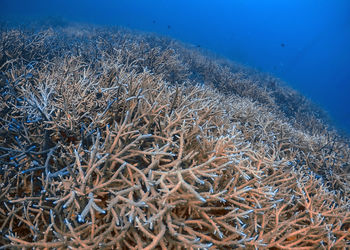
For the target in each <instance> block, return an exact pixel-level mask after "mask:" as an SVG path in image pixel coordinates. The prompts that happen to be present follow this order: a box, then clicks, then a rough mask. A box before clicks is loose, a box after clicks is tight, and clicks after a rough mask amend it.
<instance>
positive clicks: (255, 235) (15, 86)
mask: <svg viewBox="0 0 350 250" xmlns="http://www.w3.org/2000/svg"><path fill="white" fill-rule="evenodd" d="M72 31H74V28H72V27H67V28H65V29H62V30H48V31H43V32H41V33H37V34H35V33H34V34H30V33H27V32H22V31H20V30H12V31H6V32H5V31H4V32H3V33H2V34H1V39H2V43H1V44H2V45H1V46H2V48H1V49H2V50H3V51H4V52H5V53H4V55H3V56H2V57H1V65H0V68H1V69H2V71H3V73H2V77H1V78H0V80H1V83H0V84H1V86H2V89H1V100H0V101H1V105H0V113H1V120H0V125H1V134H0V163H1V171H0V178H1V186H0V188H1V189H0V200H1V204H0V222H1V223H0V230H1V233H2V238H1V239H0V243H1V244H2V245H4V247H2V248H10V247H11V248H21V247H35V248H57V249H66V248H67V247H70V248H89V249H98V248H104V249H141V248H144V249H154V248H161V249H178V248H184V249H185V248H186V249H199V248H200V249H209V248H211V249H225V248H235V247H236V248H237V247H240V248H243V247H248V248H254V247H255V248H260V247H261V248H281V249H290V248H296V249H314V248H322V247H323V248H332V247H335V248H341V247H346V246H347V244H348V243H349V240H350V231H349V226H350V214H349V200H348V198H347V197H348V194H349V180H348V179H346V176H345V174H346V172H345V171H346V169H345V167H346V166H348V165H349V146H348V145H347V144H345V143H344V142H343V141H342V140H338V139H337V138H336V137H334V136H331V134H329V135H327V134H323V132H322V131H318V132H317V134H312V135H310V134H308V133H307V132H306V131H304V130H300V129H299V130H298V129H296V128H294V127H293V126H292V125H291V124H290V123H289V122H288V119H283V117H282V118H281V115H280V113H278V112H277V111H276V110H277V108H276V109H275V110H274V109H271V108H266V107H264V106H262V105H261V102H260V103H254V102H253V101H251V100H249V99H247V98H246V96H244V95H245V94H243V92H242V93H241V94H242V95H241V96H237V95H229V96H228V95H224V94H223V93H221V92H219V91H215V90H214V89H213V88H211V87H210V86H203V85H200V84H196V82H194V81H195V80H194V78H191V75H192V77H193V74H194V73H195V72H191V71H190V70H191V69H190V68H191V67H189V65H190V61H187V63H186V61H181V60H185V59H181V56H180V55H184V53H185V52H184V51H186V50H185V49H184V51H183V53H182V54H181V53H180V52H179V54H177V52H178V50H179V47H178V46H179V45H176V46H175V45H173V46H174V48H172V47H171V44H172V43H169V41H167V40H164V39H160V38H154V40H152V39H151V38H150V36H149V35H137V34H133V33H130V32H127V31H118V30H112V29H111V30H103V29H100V30H99V29H91V30H82V31H81V32H80V33H79V35H74V32H72ZM21 37H23V39H21ZM19 40H21V43H23V46H17V45H16V44H18V43H16V42H15V41H19ZM94 42H96V43H95V45H93V43H94ZM52 43H53V44H55V45H50V44H52ZM67 44H71V45H72V47H74V46H75V45H76V46H77V50H76V51H74V50H70V49H68V48H69V47H70V46H67ZM50 46H51V47H50ZM26 48H30V49H26ZM58 51H59V52H60V53H58ZM187 56H189V54H187ZM191 56H192V59H191V60H193V61H195V60H201V59H202V57H199V58H198V57H196V56H198V55H197V54H195V53H194V54H191ZM184 58H185V57H184ZM208 61H209V59H208ZM211 65H214V66H215V67H220V65H219V64H215V62H211ZM203 67H204V68H205V69H206V70H203V71H199V73H201V74H209V73H205V72H207V70H208V72H210V70H209V68H207V67H206V65H205V64H203ZM228 70H229V68H225V69H224V68H223V69H222V71H225V72H226V71H228ZM236 73H237V72H236ZM227 74H229V73H227ZM207 76H208V75H207ZM231 80H232V79H231ZM219 83H220V82H219ZM240 84H241V83H240ZM254 93H255V94H253V92H250V94H249V95H257V93H258V92H254ZM260 97H261V96H260ZM260 97H259V98H260ZM259 98H258V99H259ZM266 98H267V99H264V100H273V97H272V96H268V95H267V94H266ZM261 100H262V99H261ZM274 111H276V113H274ZM315 133H316V132H315ZM330 171H331V172H330Z"/></svg>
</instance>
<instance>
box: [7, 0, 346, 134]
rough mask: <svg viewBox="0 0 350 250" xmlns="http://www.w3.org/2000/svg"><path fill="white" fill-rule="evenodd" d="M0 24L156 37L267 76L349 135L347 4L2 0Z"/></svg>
mask: <svg viewBox="0 0 350 250" xmlns="http://www.w3.org/2000/svg"><path fill="white" fill-rule="evenodd" d="M0 15H1V17H2V19H23V20H26V18H42V17H47V16H60V17H63V18H65V19H67V20H68V21H77V22H85V23H93V24H99V25H120V26H126V27H129V28H132V29H137V30H143V31H151V32H156V33H159V34H162V35H167V36H170V37H173V38H175V39H179V40H181V41H184V42H187V43H192V44H194V45H196V46H201V47H202V48H204V49H209V50H211V51H213V52H215V53H217V54H219V55H222V56H224V57H227V58H229V59H232V60H235V61H237V62H240V63H243V64H245V65H248V66H251V67H254V68H257V69H259V70H262V71H265V72H270V73H272V74H274V75H275V76H277V77H279V78H281V79H282V80H283V81H285V82H287V83H288V84H289V85H290V86H292V87H293V88H295V89H297V90H299V91H300V92H301V93H302V94H304V95H305V96H307V97H308V98H310V99H311V100H313V101H314V102H315V103H317V104H319V105H320V106H321V107H323V108H324V109H325V110H326V111H328V112H329V114H330V116H331V117H332V118H333V119H334V120H335V122H336V124H337V125H338V126H339V127H341V128H342V129H344V130H346V131H347V132H348V133H350V98H349V96H350V70H349V65H350V1H349V0H291V1H281V0H274V1H272V0H265V1H261V0H215V1H213V0H201V1H199V0H193V1H191V0H176V1H175V0H104V1H92V0H84V1H82V0H76V1H73V0H72V1H59V0H50V1H48V0H38V1H35V0H32V1H24V0H22V1H16V0H0Z"/></svg>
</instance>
